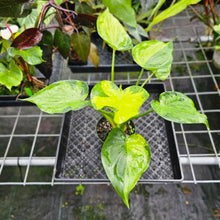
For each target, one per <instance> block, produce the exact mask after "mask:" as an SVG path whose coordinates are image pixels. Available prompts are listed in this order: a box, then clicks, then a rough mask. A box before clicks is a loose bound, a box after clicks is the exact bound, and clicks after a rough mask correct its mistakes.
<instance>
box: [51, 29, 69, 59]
mask: <svg viewBox="0 0 220 220" xmlns="http://www.w3.org/2000/svg"><path fill="white" fill-rule="evenodd" d="M54 45H55V46H56V47H57V48H58V51H59V52H60V54H61V55H62V56H63V57H64V58H65V59H66V58H67V57H68V56H69V52H70V47H71V38H70V36H69V35H68V34H66V33H63V32H62V31H60V30H59V29H56V31H55V34H54Z"/></svg>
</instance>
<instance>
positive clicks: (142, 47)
mask: <svg viewBox="0 0 220 220" xmlns="http://www.w3.org/2000/svg"><path fill="white" fill-rule="evenodd" d="M97 30H98V33H99V34H100V36H101V37H102V38H103V40H105V42H106V43H108V45H109V46H111V47H112V49H113V57H112V72H111V81H106V80H105V81H101V82H99V83H97V84H96V85H95V86H94V87H93V88H92V91H91V94H90V99H87V96H88V93H89V89H88V85H87V84H86V83H85V82H83V81H77V80H64V81H59V82H56V83H54V84H51V85H49V86H47V87H46V88H44V89H43V90H41V91H39V92H38V93H36V94H35V95H33V96H31V97H29V98H27V99H23V100H25V101H29V102H32V103H35V104H36V105H37V106H38V107H39V108H40V109H41V110H42V111H45V112H47V113H50V114H54V113H64V112H68V111H70V110H79V109H82V108H84V107H86V106H89V107H91V108H94V109H95V110H97V111H98V112H99V113H100V114H101V115H103V116H104V117H105V118H106V119H107V120H108V121H109V123H110V124H111V126H112V128H113V129H112V130H111V131H110V133H109V134H108V136H107V138H106V140H105V142H104V144H103V147H102V151H101V158H102V164H103V166H104V169H105V171H106V174H107V176H108V178H109V179H110V181H111V183H112V185H113V186H114V188H115V189H116V191H117V192H118V194H119V195H120V196H121V198H122V200H123V201H124V203H125V204H126V205H127V206H128V207H129V201H128V195H129V192H130V191H131V190H132V188H133V187H134V186H135V184H136V182H137V181H138V179H139V178H140V176H141V174H142V173H143V172H144V171H145V170H146V169H147V168H148V166H149V164H150V159H151V151H150V146H148V143H147V140H145V139H144V138H143V137H142V136H141V135H140V134H136V133H134V134H131V135H130V136H129V135H127V134H126V133H125V130H126V123H127V122H129V121H131V120H133V121H135V119H137V118H140V117H143V116H145V115H148V114H150V112H152V111H155V112H156V113H157V114H159V115H160V116H161V117H163V118H164V119H166V120H169V121H173V122H178V123H204V124H205V125H206V126H207V127H209V125H208V121H207V117H206V116H205V115H203V114H200V113H199V112H198V111H197V110H196V109H195V107H194V104H193V101H192V100H191V99H190V98H188V97H187V96H186V95H184V94H182V93H179V92H171V91H168V92H164V93H162V94H161V95H160V99H159V100H153V101H152V102H151V107H152V109H150V110H148V111H146V112H145V113H143V114H139V109H140V107H141V105H142V104H143V103H144V102H146V100H147V98H148V97H149V93H148V91H146V89H145V88H144V85H145V84H146V83H147V82H148V80H149V79H150V77H152V76H153V75H155V76H156V77H157V78H159V79H162V80H165V79H166V78H167V77H168V75H169V73H170V68H171V63H172V49H173V48H172V42H168V43H163V42H160V41H155V40H153V41H144V42H142V43H140V44H138V45H136V46H135V47H133V45H132V40H131V38H130V37H129V35H128V34H127V33H126V31H125V30H124V28H123V26H122V25H121V24H120V22H119V21H118V20H117V19H116V18H115V17H114V16H113V15H112V14H111V13H110V12H109V10H108V9H106V10H105V11H104V12H103V13H102V14H100V15H99V17H98V20H97ZM129 49H132V54H133V57H134V60H135V62H137V63H138V64H139V65H140V66H141V67H142V68H143V69H148V70H151V71H152V74H151V76H150V77H149V78H148V79H147V80H146V81H145V82H144V83H143V84H142V85H141V86H139V83H140V79H141V75H142V73H141V74H140V76H139V79H138V81H137V83H136V85H132V86H129V87H127V88H125V89H124V90H123V89H122V86H119V87H118V86H117V85H116V84H115V83H114V57H115V56H114V54H115V51H116V50H121V51H123V50H129ZM142 72H143V71H142ZM106 108H107V109H108V111H107V110H106ZM143 120H144V117H143Z"/></svg>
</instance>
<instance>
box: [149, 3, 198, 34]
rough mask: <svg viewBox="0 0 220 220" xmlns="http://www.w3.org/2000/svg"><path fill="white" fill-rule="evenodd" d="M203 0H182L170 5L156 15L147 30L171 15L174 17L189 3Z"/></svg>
mask: <svg viewBox="0 0 220 220" xmlns="http://www.w3.org/2000/svg"><path fill="white" fill-rule="evenodd" d="M200 1H201V0H180V1H178V2H177V3H175V4H174V5H172V6H170V7H168V8H167V9H165V10H163V11H162V12H161V13H160V14H158V15H157V16H156V17H154V19H153V21H152V22H151V23H150V24H149V26H148V27H147V29H146V31H147V32H148V31H149V30H150V29H151V27H152V26H153V25H155V24H157V23H159V22H161V21H163V20H165V19H167V18H169V17H172V16H174V15H176V14H178V13H180V12H181V11H183V10H184V9H185V8H186V7H187V6H188V5H191V4H197V3H198V2H200Z"/></svg>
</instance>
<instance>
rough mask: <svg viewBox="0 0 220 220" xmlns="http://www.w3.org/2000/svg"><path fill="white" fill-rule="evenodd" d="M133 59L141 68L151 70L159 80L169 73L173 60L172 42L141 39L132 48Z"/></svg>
mask: <svg viewBox="0 0 220 220" xmlns="http://www.w3.org/2000/svg"><path fill="white" fill-rule="evenodd" d="M132 54H133V58H134V61H135V62H136V63H137V64H138V65H140V66H141V67H142V68H144V69H147V70H151V71H152V72H153V73H155V74H156V77H157V78H158V79H160V80H165V79H167V77H168V76H169V74H170V70H171V64H172V61H173V42H172V41H170V42H168V43H163V42H161V41H157V40H151V41H143V42H142V43H140V44H138V45H137V46H135V47H134V48H133V49H132Z"/></svg>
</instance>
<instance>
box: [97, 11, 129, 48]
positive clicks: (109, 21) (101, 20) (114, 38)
mask: <svg viewBox="0 0 220 220" xmlns="http://www.w3.org/2000/svg"><path fill="white" fill-rule="evenodd" d="M97 30H98V33H99V35H100V36H101V38H102V39H103V40H104V41H106V43H107V44H108V45H109V46H110V47H112V48H113V49H114V50H119V51H124V50H130V49H131V48H132V47H133V45H132V40H131V38H130V37H129V35H128V34H127V32H126V31H125V29H124V27H123V26H122V25H121V24H120V22H119V21H118V20H117V19H116V18H115V17H114V16H113V15H112V14H111V13H110V12H109V10H108V9H106V10H105V11H104V12H103V13H102V14H100V15H99V17H98V19H97Z"/></svg>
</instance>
